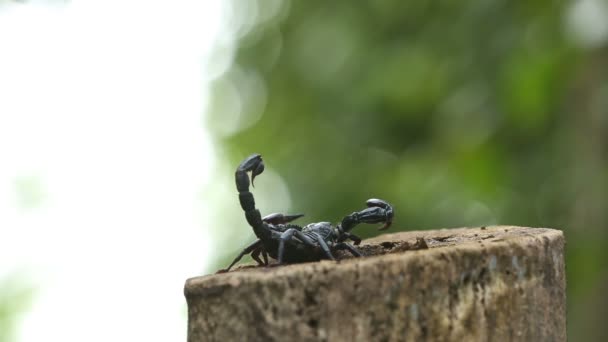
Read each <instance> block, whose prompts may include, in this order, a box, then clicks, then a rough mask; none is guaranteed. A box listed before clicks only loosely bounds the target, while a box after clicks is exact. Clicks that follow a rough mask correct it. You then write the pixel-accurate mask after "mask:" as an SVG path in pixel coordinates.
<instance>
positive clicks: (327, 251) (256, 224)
mask: <svg viewBox="0 0 608 342" xmlns="http://www.w3.org/2000/svg"><path fill="white" fill-rule="evenodd" d="M263 171H264V162H263V161H262V156H261V155H259V154H253V155H251V156H249V157H247V158H246V159H245V160H243V161H242V162H241V164H240V165H239V166H238V167H237V169H236V172H235V182H236V188H237V190H238V192H239V201H240V204H241V208H242V209H243V211H244V212H245V218H246V219H247V223H249V225H250V226H251V227H252V228H253V232H254V233H255V235H256V237H257V240H256V241H254V242H253V243H252V244H250V245H249V246H247V247H246V248H245V249H244V250H243V251H242V252H241V253H240V254H239V255H238V256H237V257H236V258H235V259H234V261H233V262H232V263H231V264H230V266H228V268H226V269H225V270H221V271H224V272H227V271H229V270H230V268H232V266H234V265H235V264H236V263H237V262H238V261H239V260H240V259H241V258H242V257H243V256H244V255H246V254H251V257H252V258H253V259H254V260H255V261H256V262H257V263H258V264H259V265H268V256H270V257H272V258H273V259H276V260H277V261H278V263H279V264H283V263H298V262H307V261H318V260H321V259H331V260H335V258H334V256H333V253H332V251H335V250H347V251H349V252H350V253H351V254H352V255H354V256H355V257H360V256H362V254H361V252H360V251H359V250H358V249H357V248H356V247H354V246H353V245H351V244H349V243H348V242H346V241H347V240H351V241H353V243H354V244H355V245H358V244H359V243H361V239H360V238H359V237H357V236H356V235H354V234H352V233H350V231H351V230H352V229H353V228H354V227H355V226H356V225H358V224H359V223H381V222H382V223H384V225H383V226H381V227H380V228H379V230H384V229H387V228H388V227H389V226H390V225H391V223H392V219H393V215H394V213H393V208H392V206H391V205H390V204H388V203H387V202H385V201H383V200H380V199H370V200H368V201H367V206H368V208H366V209H364V210H361V211H358V212H354V213H352V214H350V215H347V216H345V217H344V219H342V222H341V223H340V224H338V225H337V226H336V227H333V226H332V225H331V223H329V222H317V223H310V224H308V225H306V226H304V227H301V226H298V225H295V224H291V223H289V222H291V221H293V220H295V219H297V218H299V217H302V216H304V215H302V214H298V215H283V214H278V213H275V214H270V215H268V216H265V217H263V218H262V215H261V214H260V211H259V210H258V209H257V208H256V207H255V200H254V198H253V194H252V193H251V192H250V191H249V185H250V181H249V175H248V174H247V173H248V172H251V185H253V182H254V179H255V177H256V176H258V175H260V174H261V173H262V172H263ZM260 254H261V255H262V257H263V259H264V260H263V261H262V260H261V259H260Z"/></svg>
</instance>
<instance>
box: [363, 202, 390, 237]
mask: <svg viewBox="0 0 608 342" xmlns="http://www.w3.org/2000/svg"><path fill="white" fill-rule="evenodd" d="M366 204H367V206H368V207H369V208H372V207H378V208H382V209H384V210H385V212H386V221H385V222H384V224H383V225H382V226H380V227H379V228H378V230H386V229H388V227H390V226H391V224H393V215H394V212H393V207H392V206H391V205H390V204H388V202H386V201H383V200H381V199H377V198H370V199H368V200H367V202H366Z"/></svg>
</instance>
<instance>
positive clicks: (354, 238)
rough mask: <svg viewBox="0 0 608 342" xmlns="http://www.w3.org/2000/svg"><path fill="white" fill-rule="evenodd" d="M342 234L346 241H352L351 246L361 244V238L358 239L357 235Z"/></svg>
mask: <svg viewBox="0 0 608 342" xmlns="http://www.w3.org/2000/svg"><path fill="white" fill-rule="evenodd" d="M343 234H344V236H345V237H346V238H347V239H350V240H352V241H353V244H354V245H355V246H359V244H361V238H360V237H358V236H357V235H355V234H353V233H349V232H344V233H343Z"/></svg>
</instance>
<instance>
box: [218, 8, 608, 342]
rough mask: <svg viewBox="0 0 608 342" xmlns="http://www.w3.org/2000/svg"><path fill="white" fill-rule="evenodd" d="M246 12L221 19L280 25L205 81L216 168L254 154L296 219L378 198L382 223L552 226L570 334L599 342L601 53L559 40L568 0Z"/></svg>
mask: <svg viewBox="0 0 608 342" xmlns="http://www.w3.org/2000/svg"><path fill="white" fill-rule="evenodd" d="M248 3H249V4H250V6H244V7H240V4H241V2H238V1H237V2H235V10H236V11H238V10H239V9H243V8H246V9H248V10H250V9H251V3H255V4H257V7H256V8H257V9H258V11H257V13H266V12H276V13H277V15H275V16H274V17H271V18H268V17H264V18H263V19H260V20H258V22H257V24H256V25H255V26H254V27H253V28H252V29H251V30H249V31H247V32H246V33H244V34H242V36H241V38H240V40H239V45H238V52H237V55H236V60H235V63H234V65H233V67H232V68H231V69H230V70H228V72H227V73H226V74H225V75H224V76H223V77H222V78H221V79H220V80H218V81H217V82H216V85H217V87H216V88H215V90H216V92H215V95H214V101H213V103H212V106H211V110H210V113H213V114H212V115H211V117H210V121H209V123H210V125H211V127H215V132H216V133H217V134H216V139H217V141H218V142H219V145H220V148H221V149H222V150H224V151H226V152H227V153H226V158H228V159H229V161H230V163H231V165H236V164H237V163H238V162H239V161H240V160H241V159H242V158H243V157H244V156H246V155H248V154H249V153H252V152H259V153H262V154H263V156H264V158H265V160H266V164H267V166H268V167H270V168H273V169H274V170H276V171H277V172H278V173H279V174H280V175H282V176H283V177H284V178H285V181H286V183H287V184H288V186H289V189H290V193H291V197H292V201H293V206H292V207H293V210H294V211H297V212H300V211H301V212H305V213H306V214H307V217H306V219H307V221H310V222H312V221H315V220H332V221H334V222H335V221H338V220H340V219H341V217H342V216H343V215H344V214H347V213H350V212H352V211H354V210H358V209H359V208H362V205H363V203H364V201H365V200H366V199H367V198H370V197H378V198H383V199H385V200H388V201H390V202H391V203H393V205H394V206H395V208H396V219H395V225H394V227H395V228H396V229H403V230H412V229H430V228H439V227H456V226H475V225H488V224H514V225H523V226H544V227H554V228H561V229H563V230H564V231H565V232H566V236H567V240H568V246H567V251H568V255H567V272H568V290H569V324H570V325H569V334H570V338H571V339H573V340H589V339H598V340H601V339H602V338H604V337H605V338H608V336H607V333H606V328H605V327H604V325H603V324H595V325H594V324H591V323H589V321H587V320H586V319H585V317H586V316H587V315H589V314H591V313H593V312H596V313H597V312H599V311H598V310H600V308H602V307H604V306H606V302H607V301H606V300H605V299H604V298H605V296H604V295H601V296H598V298H597V299H598V300H597V301H593V300H591V301H589V300H587V296H590V295H591V294H593V295H598V292H597V291H599V289H600V288H606V287H607V286H606V284H607V281H608V240H607V239H606V238H607V235H608V234H607V231H606V227H607V224H608V210H606V204H607V203H608V201H607V197H608V191H607V190H608V172H607V171H608V153H607V146H608V144H607V143H608V138H607V137H608V110H607V108H608V58H606V57H608V56H607V54H608V49H607V48H606V45H605V44H604V45H598V46H595V47H591V48H586V49H583V48H581V47H579V45H577V44H576V41H575V40H574V39H572V38H570V37H569V36H568V35H567V34H566V32H567V31H568V30H567V27H566V23H567V22H568V18H567V16H568V13H569V11H570V10H571V7H572V3H570V2H564V1H561V2H556V1H504V0H490V1H474V0H469V1H433V2H411V1H410V2H407V1H405V2H404V1H399V0H384V1H380V0H377V1H357V2H353V1H331V2H327V1H321V0H314V1H292V2H277V1H257V2H255V1H253V2H252V1H250V2H248ZM277 3H280V4H281V5H282V7H281V8H280V9H279V10H276V6H277ZM269 6H270V7H272V8H267V7H269ZM241 15H243V14H241ZM251 15H253V14H251ZM241 33H243V32H241ZM227 85H228V86H229V87H228V88H229V89H232V90H233V93H234V94H237V95H238V98H237V99H238V100H239V101H240V102H239V106H238V108H237V110H238V113H237V114H236V115H234V113H233V115H232V116H230V118H231V124H232V125H233V126H234V127H233V128H232V130H227V129H226V127H225V125H226V119H225V118H226V116H225V115H226V109H227V108H226V103H230V104H232V107H230V108H229V109H231V110H235V109H234V108H233V107H234V104H233V103H232V102H230V101H229V100H230V99H232V98H226V86H227ZM234 94H232V95H234ZM261 177H264V176H261ZM235 201H236V198H235ZM235 229H236V228H235ZM238 229H242V227H238ZM357 233H358V234H361V235H362V236H370V235H373V234H375V233H376V232H375V231H373V229H365V228H359V230H358V231H357ZM238 247H241V246H234V249H235V250H236V249H238ZM583 302H587V303H589V304H588V305H582V306H581V305H579V303H583Z"/></svg>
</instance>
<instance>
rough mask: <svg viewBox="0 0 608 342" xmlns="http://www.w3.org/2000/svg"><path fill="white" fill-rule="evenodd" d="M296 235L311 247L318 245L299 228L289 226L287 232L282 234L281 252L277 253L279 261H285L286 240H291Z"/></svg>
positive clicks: (280, 262)
mask: <svg viewBox="0 0 608 342" xmlns="http://www.w3.org/2000/svg"><path fill="white" fill-rule="evenodd" d="M294 235H295V236H296V237H297V238H298V239H300V240H302V242H303V243H305V244H307V245H309V246H311V247H315V246H316V244H315V242H314V240H313V239H312V238H310V237H309V236H307V235H305V234H304V233H302V232H301V231H300V230H298V229H297V228H289V229H287V230H286V231H285V232H283V234H281V239H280V241H279V253H278V255H277V261H278V262H279V264H282V263H283V255H284V254H285V242H286V241H289V240H291V239H292V238H293V236H294Z"/></svg>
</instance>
